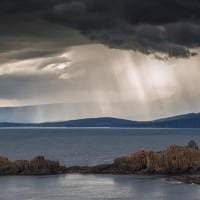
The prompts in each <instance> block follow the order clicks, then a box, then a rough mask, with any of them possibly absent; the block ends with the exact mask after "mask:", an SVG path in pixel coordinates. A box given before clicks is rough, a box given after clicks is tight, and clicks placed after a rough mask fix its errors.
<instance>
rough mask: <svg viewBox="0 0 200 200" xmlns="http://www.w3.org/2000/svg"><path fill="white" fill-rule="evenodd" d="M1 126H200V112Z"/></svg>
mask: <svg viewBox="0 0 200 200" xmlns="http://www.w3.org/2000/svg"><path fill="white" fill-rule="evenodd" d="M0 127H113V128H114V127H116V128H120V127H121V128H200V113H190V114H185V115H178V116H173V117H169V118H163V119H158V120H153V121H131V120H126V119H118V118H111V117H101V118H86V119H77V120H70V121H60V122H45V123H6V122H2V123H0Z"/></svg>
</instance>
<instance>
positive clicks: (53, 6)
mask: <svg viewBox="0 0 200 200" xmlns="http://www.w3.org/2000/svg"><path fill="white" fill-rule="evenodd" d="M0 4H1V6H0V12H1V14H0V15H1V17H4V19H5V20H6V22H8V23H10V24H12V23H13V22H12V20H14V23H17V24H18V22H19V21H22V20H24V19H25V18H27V19H28V20H30V21H34V20H36V19H40V20H47V21H48V22H49V23H55V24H57V25H58V24H60V25H63V26H64V27H66V28H67V29H68V28H69V27H70V28H73V29H75V30H77V31H80V32H81V34H82V35H84V36H86V37H88V38H89V39H90V40H91V41H96V42H100V43H103V44H105V45H108V46H109V47H112V48H119V49H132V50H137V51H141V52H143V53H147V54H148V53H157V52H162V53H166V54H167V55H168V56H170V57H171V56H174V57H189V56H192V55H195V53H193V51H191V49H194V48H198V47H199V46H200V39H199V35H200V12H199V10H200V2H199V0H190V1H189V0H73V1H72V0H48V1H47V0H42V1H41V0H40V1H39V0H20V1H16V0H2V1H1V3H0ZM31 24H34V23H30V24H29V25H31ZM27 26H28V25H27V24H26V25H24V27H23V28H21V29H19V28H18V27H16V35H20V34H31V33H32V35H33V34H35V35H37V36H38V37H41V35H40V30H38V29H37V28H36V27H37V24H36V25H35V26H36V27H35V29H33V28H30V29H27ZM33 26H34V25H33ZM52 26H53V25H52ZM39 28H40V26H39ZM10 31H11V30H10ZM12 31H13V32H14V33H15V30H12ZM48 31H49V29H48V27H46V32H45V34H46V37H47V38H46V39H48V38H49V37H48ZM3 32H4V33H6V34H9V30H8V31H7V32H6V31H3ZM24 32H25V33H24ZM55 34H56V31H55ZM57 38H59V36H58V37H57ZM72 38H73V36H71V38H70V39H71V40H72V41H74V40H73V39H72ZM49 39H51V38H49ZM58 40H59V39H58ZM74 42H75V41H74ZM77 43H78V42H76V44H77ZM72 45H73V42H72Z"/></svg>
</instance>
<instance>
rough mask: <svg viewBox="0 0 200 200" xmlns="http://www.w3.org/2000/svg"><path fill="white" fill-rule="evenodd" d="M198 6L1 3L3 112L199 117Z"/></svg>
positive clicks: (52, 0)
mask: <svg viewBox="0 0 200 200" xmlns="http://www.w3.org/2000/svg"><path fill="white" fill-rule="evenodd" d="M199 10H200V2H199V0H20V1H17V0H1V1H0V107H16V106H29V105H43V104H50V105H51V104H54V105H59V104H62V110H60V111H62V112H60V114H59V109H60V107H59V106H58V112H57V114H56V115H55V118H51V120H58V119H59V120H68V119H76V118H85V117H100V116H109V117H120V118H127V119H133V120H151V119H157V118H163V117H168V116H172V115H178V114H183V113H190V112H200V103H199V99H200V80H199V79H200V54H199V53H200V37H199V36H200V12H199ZM63 105H65V106H64V107H63ZM40 114H41V113H40ZM42 116H43V117H42V119H41V120H39V121H47V120H48V119H49V118H48V117H47V116H45V113H42ZM37 117H38V116H37V115H36V116H35V118H37ZM36 121H37V120H36Z"/></svg>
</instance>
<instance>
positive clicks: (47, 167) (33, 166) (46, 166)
mask: <svg viewBox="0 0 200 200" xmlns="http://www.w3.org/2000/svg"><path fill="white" fill-rule="evenodd" d="M64 173H66V167H64V166H61V165H60V164H59V162H58V161H51V160H46V159H45V158H44V157H43V156H37V157H35V158H34V159H32V160H30V161H28V160H17V161H14V162H11V161H10V160H8V158H5V157H0V176H6V175H53V174H64Z"/></svg>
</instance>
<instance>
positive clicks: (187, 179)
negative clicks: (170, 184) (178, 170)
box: [167, 176, 200, 185]
mask: <svg viewBox="0 0 200 200" xmlns="http://www.w3.org/2000/svg"><path fill="white" fill-rule="evenodd" d="M167 180H168V181H178V182H182V183H185V184H198V185H199V184H200V177H199V176H198V177H192V176H175V177H171V178H169V179H167Z"/></svg>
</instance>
